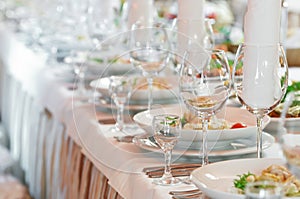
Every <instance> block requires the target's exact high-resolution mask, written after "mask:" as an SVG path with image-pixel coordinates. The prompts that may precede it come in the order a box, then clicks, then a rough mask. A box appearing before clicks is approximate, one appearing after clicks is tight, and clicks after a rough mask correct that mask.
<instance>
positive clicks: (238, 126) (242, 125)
mask: <svg viewBox="0 0 300 199" xmlns="http://www.w3.org/2000/svg"><path fill="white" fill-rule="evenodd" d="M246 127H247V125H246V124H243V123H240V122H238V123H235V124H233V125H232V126H231V129H238V128H246Z"/></svg>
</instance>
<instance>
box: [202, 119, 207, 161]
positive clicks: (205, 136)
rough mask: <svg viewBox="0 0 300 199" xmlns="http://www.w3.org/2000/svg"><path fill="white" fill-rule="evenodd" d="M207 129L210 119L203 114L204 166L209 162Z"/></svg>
mask: <svg viewBox="0 0 300 199" xmlns="http://www.w3.org/2000/svg"><path fill="white" fill-rule="evenodd" d="M207 130H208V119H207V117H206V116H202V156H203V157H202V166H204V165H207V164H208V147H207Z"/></svg>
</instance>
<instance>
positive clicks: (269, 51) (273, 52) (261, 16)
mask: <svg viewBox="0 0 300 199" xmlns="http://www.w3.org/2000/svg"><path fill="white" fill-rule="evenodd" d="M280 14H281V0H263V1H262V0H248V7H247V12H246V14H245V18H244V34H245V45H246V49H245V54H244V55H245V58H244V66H243V75H244V76H243V78H244V80H243V93H242V95H243V99H244V100H245V103H247V104H248V105H250V106H253V107H256V108H267V107H270V106H271V105H273V101H274V93H276V91H275V90H276V89H278V87H279V85H277V84H275V83H276V82H278V81H277V80H276V78H278V77H277V76H276V70H277V67H278V65H279V58H278V43H279V40H280Z"/></svg>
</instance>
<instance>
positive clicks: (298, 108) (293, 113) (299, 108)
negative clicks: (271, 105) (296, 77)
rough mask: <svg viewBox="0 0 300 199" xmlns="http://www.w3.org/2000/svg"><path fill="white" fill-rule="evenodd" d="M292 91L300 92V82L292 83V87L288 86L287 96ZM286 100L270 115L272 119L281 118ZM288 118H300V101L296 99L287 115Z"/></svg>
mask: <svg viewBox="0 0 300 199" xmlns="http://www.w3.org/2000/svg"><path fill="white" fill-rule="evenodd" d="M292 91H300V82H295V81H294V82H292V84H291V85H289V86H288V88H287V92H286V95H287V94H288V93H289V92H292ZM284 101H285V98H283V100H282V101H281V103H280V104H279V105H278V106H277V107H276V108H275V109H274V110H273V111H272V112H270V113H269V116H270V117H280V116H281V112H282V109H283V106H284ZM286 117H287V118H294V117H300V99H297V98H296V99H295V100H294V101H293V103H292V105H291V106H290V107H289V109H288V111H287V114H286Z"/></svg>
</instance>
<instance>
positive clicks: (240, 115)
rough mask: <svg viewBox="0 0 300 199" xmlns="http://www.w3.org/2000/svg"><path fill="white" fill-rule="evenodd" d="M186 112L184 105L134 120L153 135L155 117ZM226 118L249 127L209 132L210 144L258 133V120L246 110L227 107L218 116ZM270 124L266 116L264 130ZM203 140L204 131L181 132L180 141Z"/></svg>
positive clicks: (162, 108)
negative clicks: (152, 125)
mask: <svg viewBox="0 0 300 199" xmlns="http://www.w3.org/2000/svg"><path fill="white" fill-rule="evenodd" d="M185 112H186V109H185V108H184V105H182V106H180V105H176V106H171V107H167V108H164V107H161V108H159V109H154V110H151V113H150V116H149V115H148V112H147V111H143V112H140V113H137V114H136V115H134V117H133V120H134V121H135V122H136V123H137V124H138V125H139V126H140V127H141V128H143V129H144V130H145V131H146V132H149V133H152V132H151V131H152V127H151V122H152V118H153V116H154V115H158V114H163V113H169V114H175V115H179V116H183V114H184V113H185ZM217 116H218V117H222V118H224V119H225V120H226V121H227V122H229V123H237V122H241V123H244V124H246V125H247V127H245V128H236V129H223V130H208V134H207V140H208V142H216V141H218V143H219V144H222V141H223V144H226V142H227V143H228V142H230V141H231V140H234V139H241V138H249V137H250V136H252V135H253V134H255V133H256V130H257V128H256V118H255V116H254V115H253V114H251V113H250V112H248V111H247V110H245V109H242V108H237V107H226V108H225V110H224V111H222V112H221V113H219V114H218V115H217ZM269 122H270V117H269V116H265V117H264V119H263V128H264V127H265V126H266V125H267V124H268V123H269ZM200 140H202V131H201V130H199V131H197V130H189V129H182V130H181V138H180V141H187V142H190V141H200Z"/></svg>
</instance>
